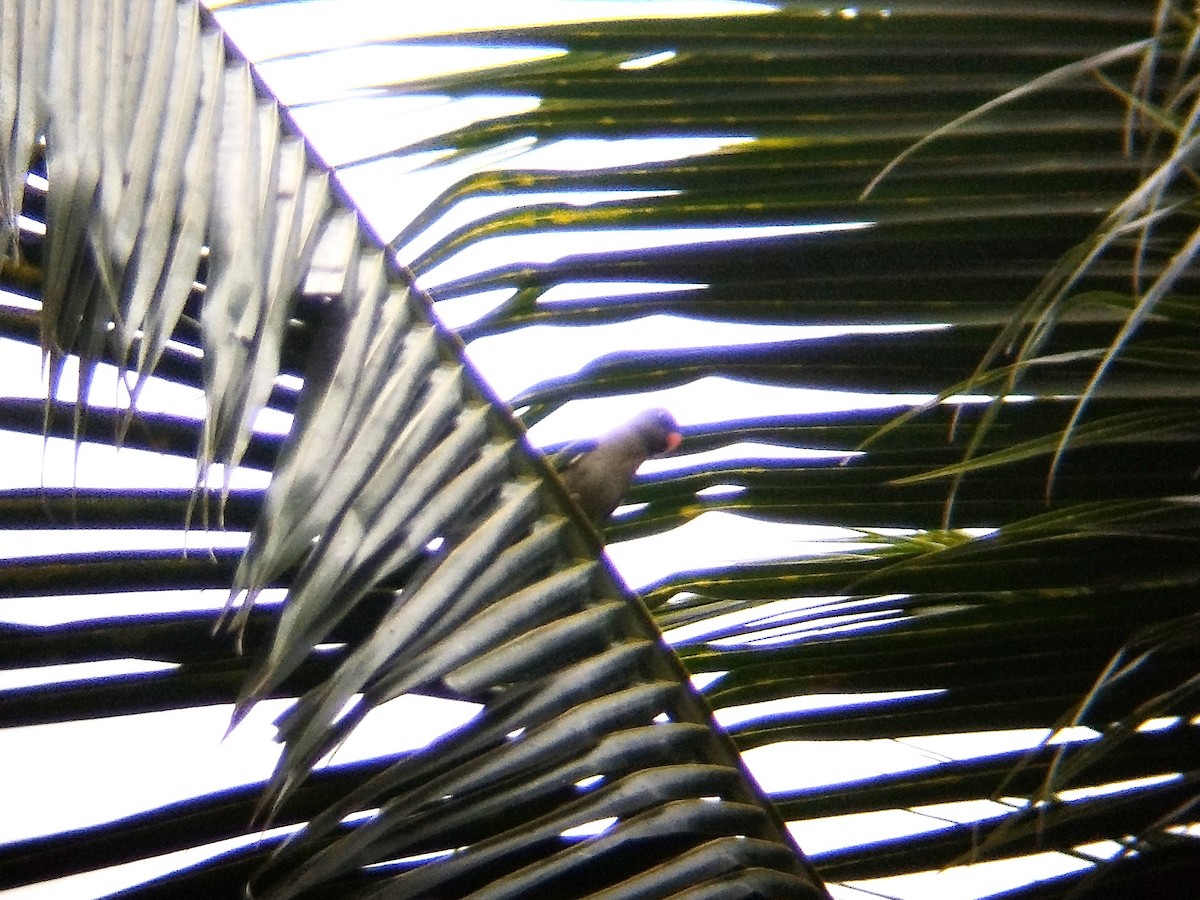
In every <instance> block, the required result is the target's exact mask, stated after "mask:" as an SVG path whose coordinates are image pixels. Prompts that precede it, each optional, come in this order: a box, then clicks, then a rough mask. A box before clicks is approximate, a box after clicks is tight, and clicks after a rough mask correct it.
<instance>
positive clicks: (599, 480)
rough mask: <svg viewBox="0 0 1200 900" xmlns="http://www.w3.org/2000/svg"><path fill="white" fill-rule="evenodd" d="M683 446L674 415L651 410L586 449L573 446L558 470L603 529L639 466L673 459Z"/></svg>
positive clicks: (558, 458)
mask: <svg viewBox="0 0 1200 900" xmlns="http://www.w3.org/2000/svg"><path fill="white" fill-rule="evenodd" d="M682 441H683V435H681V434H680V433H679V425H678V424H676V422H675V419H674V418H673V417H672V416H671V414H670V413H669V412H667V411H666V410H665V409H648V410H646V411H645V412H643V413H640V414H638V415H637V416H636V417H635V418H634V419H632V420H631V421H629V422H626V423H625V424H624V425H622V426H621V427H620V428H617V429H614V430H613V431H610V432H609V433H608V434H606V435H604V436H603V437H601V438H599V439H597V440H595V441H593V442H591V443H590V444H588V445H586V446H585V445H579V444H574V445H571V446H570V447H568V448H567V449H566V450H564V451H562V452H560V453H559V454H557V456H556V463H555V464H556V467H557V468H559V469H560V472H559V474H560V475H561V476H562V480H563V483H564V484H565V485H566V486H567V493H568V494H570V495H571V498H572V499H573V500H574V501H575V502H576V503H577V504H579V507H580V508H581V509H582V510H583V511H584V513H586V514H587V516H588V518H589V519H591V520H592V521H593V522H594V523H596V524H597V525H599V524H600V523H602V522H603V521H604V520H605V519H607V518H608V517H609V516H610V515H612V511H613V510H614V509H616V508H617V507H618V506H619V505H620V504H621V500H622V498H624V496H625V494H626V492H627V491H628V490H629V485H630V483H631V482H632V481H633V473H634V472H636V471H637V468H638V466H640V465H641V464H642V463H643V462H645V461H646V459H647V458H648V457H651V456H665V455H666V454H668V453H671V452H672V451H674V450H675V448H677V447H678V446H679V444H680V443H681V442H682Z"/></svg>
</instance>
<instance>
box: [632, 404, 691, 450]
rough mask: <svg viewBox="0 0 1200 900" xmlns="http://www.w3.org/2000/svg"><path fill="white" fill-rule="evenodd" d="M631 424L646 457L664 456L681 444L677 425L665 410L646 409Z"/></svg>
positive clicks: (680, 435)
mask: <svg viewBox="0 0 1200 900" xmlns="http://www.w3.org/2000/svg"><path fill="white" fill-rule="evenodd" d="M631 424H632V425H633V427H634V430H635V431H636V432H637V434H638V435H639V436H640V437H641V439H642V443H643V445H644V446H645V448H646V454H647V455H648V456H665V455H666V454H668V453H673V452H674V451H675V450H676V448H678V447H679V445H680V444H681V443H683V435H682V434H680V433H679V423H677V422H676V421H675V417H674V416H672V415H671V414H670V413H669V412H667V411H666V410H665V409H648V410H646V411H645V412H643V413H641V414H639V415H638V417H637V418H635V419H634V420H633V422H632V423H631Z"/></svg>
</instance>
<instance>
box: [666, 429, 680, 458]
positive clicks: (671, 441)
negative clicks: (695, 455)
mask: <svg viewBox="0 0 1200 900" xmlns="http://www.w3.org/2000/svg"><path fill="white" fill-rule="evenodd" d="M682 443H683V435H682V434H680V433H679V432H678V431H672V432H671V433H670V434H668V435H667V449H666V450H664V451H663V455H664V456H665V455H666V454H668V453H674V452H675V450H676V448H678V447H679V445H680V444H682Z"/></svg>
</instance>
